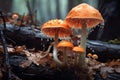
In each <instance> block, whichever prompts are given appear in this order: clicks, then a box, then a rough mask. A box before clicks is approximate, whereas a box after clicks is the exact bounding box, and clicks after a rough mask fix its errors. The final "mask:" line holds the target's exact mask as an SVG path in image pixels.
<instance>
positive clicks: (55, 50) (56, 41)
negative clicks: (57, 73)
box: [53, 30, 62, 64]
mask: <svg viewBox="0 0 120 80" xmlns="http://www.w3.org/2000/svg"><path fill="white" fill-rule="evenodd" d="M54 40H55V44H54V48H53V59H54V61H55V62H56V63H58V64H62V62H61V61H60V60H59V59H58V56H57V44H58V30H56V34H55V39H54Z"/></svg>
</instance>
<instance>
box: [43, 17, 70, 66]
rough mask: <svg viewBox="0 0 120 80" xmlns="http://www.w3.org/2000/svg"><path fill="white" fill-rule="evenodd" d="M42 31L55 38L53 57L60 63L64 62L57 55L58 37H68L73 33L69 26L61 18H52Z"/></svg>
mask: <svg viewBox="0 0 120 80" xmlns="http://www.w3.org/2000/svg"><path fill="white" fill-rule="evenodd" d="M41 30H42V32H43V33H44V34H46V35H47V36H49V37H53V38H54V40H55V41H54V42H55V43H54V50H53V59H54V60H55V61H56V62H57V63H58V64H62V63H61V61H60V60H59V59H58V57H57V44H58V38H62V37H63V38H64V37H68V36H70V35H71V34H72V31H71V29H70V28H69V26H68V25H67V24H66V23H65V22H64V21H63V20H60V19H55V20H50V21H48V22H46V23H44V24H43V26H42V28H41Z"/></svg>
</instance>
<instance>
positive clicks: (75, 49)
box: [72, 46, 85, 53]
mask: <svg viewBox="0 0 120 80" xmlns="http://www.w3.org/2000/svg"><path fill="white" fill-rule="evenodd" d="M72 51H73V52H75V53H84V52H85V50H84V49H83V48H82V47H78V46H75V47H74V48H73V49H72Z"/></svg>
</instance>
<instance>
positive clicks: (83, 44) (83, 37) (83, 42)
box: [81, 20, 87, 67]
mask: <svg viewBox="0 0 120 80" xmlns="http://www.w3.org/2000/svg"><path fill="white" fill-rule="evenodd" d="M82 26H83V27H82V29H81V31H82V33H81V47H83V48H84V50H85V52H84V53H83V54H82V55H81V57H82V63H83V64H82V67H86V64H85V57H86V39H87V26H86V21H85V20H83V21H82Z"/></svg>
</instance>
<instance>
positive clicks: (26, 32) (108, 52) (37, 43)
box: [0, 24, 120, 62]
mask: <svg viewBox="0 0 120 80" xmlns="http://www.w3.org/2000/svg"><path fill="white" fill-rule="evenodd" d="M0 27H3V26H2V25H0ZM5 32H6V33H5V34H6V39H7V41H8V42H10V41H11V40H13V41H14V43H15V44H16V45H26V46H27V48H36V49H40V50H44V51H45V50H47V48H48V46H49V45H50V43H51V42H53V39H52V38H49V37H47V36H45V35H44V34H43V33H41V31H40V30H38V29H32V28H31V27H18V26H13V25H11V24H7V26H6V31H5ZM10 39H11V40H10ZM89 52H91V53H93V54H98V56H99V59H98V60H100V61H103V62H104V61H106V60H108V59H113V58H115V59H118V58H120V45H115V44H108V43H107V42H102V41H92V40H88V41H87V53H89Z"/></svg>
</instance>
